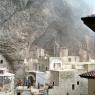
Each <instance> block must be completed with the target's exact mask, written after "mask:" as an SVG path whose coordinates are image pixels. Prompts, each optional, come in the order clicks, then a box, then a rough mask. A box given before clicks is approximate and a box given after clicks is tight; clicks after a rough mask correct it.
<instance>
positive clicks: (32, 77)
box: [27, 74, 36, 85]
mask: <svg viewBox="0 0 95 95" xmlns="http://www.w3.org/2000/svg"><path fill="white" fill-rule="evenodd" d="M27 79H28V80H29V82H30V84H31V85H33V84H34V82H35V81H36V77H35V75H33V74H29V75H28V76H27Z"/></svg>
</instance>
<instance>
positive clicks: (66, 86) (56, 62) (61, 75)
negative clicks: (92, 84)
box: [49, 56, 95, 95]
mask: <svg viewBox="0 0 95 95" xmlns="http://www.w3.org/2000/svg"><path fill="white" fill-rule="evenodd" d="M93 69H95V62H94V61H91V60H89V61H88V62H80V60H79V57H78V56H67V57H51V58H50V66H49V70H50V78H49V81H50V83H53V82H54V84H55V86H54V89H50V90H49V95H88V80H86V79H81V78H80V77H79V74H81V73H84V72H87V71H89V70H93ZM55 72H57V73H56V74H55Z"/></svg>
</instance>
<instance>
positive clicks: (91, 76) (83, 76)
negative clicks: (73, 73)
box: [79, 70, 95, 79]
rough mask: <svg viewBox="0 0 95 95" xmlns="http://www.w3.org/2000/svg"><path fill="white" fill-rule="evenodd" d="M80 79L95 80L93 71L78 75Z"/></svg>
mask: <svg viewBox="0 0 95 95" xmlns="http://www.w3.org/2000/svg"><path fill="white" fill-rule="evenodd" d="M79 76H80V77H82V78H88V79H95V70H94V71H90V72H87V73H83V74H81V75H79Z"/></svg>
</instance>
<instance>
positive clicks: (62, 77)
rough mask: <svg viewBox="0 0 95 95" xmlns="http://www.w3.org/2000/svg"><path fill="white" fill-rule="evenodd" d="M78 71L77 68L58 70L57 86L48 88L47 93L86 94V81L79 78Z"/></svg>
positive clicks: (59, 94) (64, 94)
mask: <svg viewBox="0 0 95 95" xmlns="http://www.w3.org/2000/svg"><path fill="white" fill-rule="evenodd" d="M78 72H79V71H77V70H72V71H60V72H59V86H55V87H54V88H53V89H50V90H49V95H87V93H88V91H87V88H88V81H87V80H86V79H82V78H80V77H79V76H78V74H79V73H78ZM55 78H56V77H55Z"/></svg>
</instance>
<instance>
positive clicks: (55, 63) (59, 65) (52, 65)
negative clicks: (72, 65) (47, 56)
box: [50, 59, 62, 70]
mask: <svg viewBox="0 0 95 95" xmlns="http://www.w3.org/2000/svg"><path fill="white" fill-rule="evenodd" d="M61 68H62V61H61V59H53V60H52V61H51V63H50V69H51V70H57V69H61Z"/></svg>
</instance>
